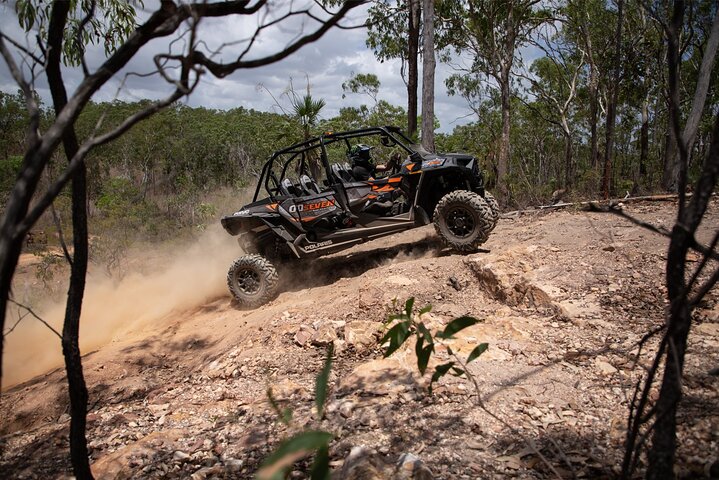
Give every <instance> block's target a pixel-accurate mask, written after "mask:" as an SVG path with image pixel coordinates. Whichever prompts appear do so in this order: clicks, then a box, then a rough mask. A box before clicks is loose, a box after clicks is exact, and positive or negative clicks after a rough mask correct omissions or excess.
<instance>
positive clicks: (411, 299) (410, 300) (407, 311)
mask: <svg viewBox="0 0 719 480" xmlns="http://www.w3.org/2000/svg"><path fill="white" fill-rule="evenodd" d="M412 307H414V297H409V298H408V299H407V302H406V303H405V304H404V313H405V314H406V315H407V318H412Z"/></svg>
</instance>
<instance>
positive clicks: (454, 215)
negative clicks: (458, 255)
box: [433, 190, 495, 252]
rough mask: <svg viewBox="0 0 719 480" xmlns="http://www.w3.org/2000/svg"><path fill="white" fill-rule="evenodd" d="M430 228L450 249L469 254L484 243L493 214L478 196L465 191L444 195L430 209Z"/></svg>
mask: <svg viewBox="0 0 719 480" xmlns="http://www.w3.org/2000/svg"><path fill="white" fill-rule="evenodd" d="M433 222H434V228H435V230H436V231H437V234H438V235H439V237H440V238H441V239H442V241H443V242H444V243H445V244H446V245H447V246H448V247H450V248H452V249H453V250H456V251H459V252H473V251H475V250H477V247H479V245H481V244H483V243H484V242H486V241H487V238H488V237H489V233H490V232H491V231H492V228H493V227H494V224H495V221H494V214H493V212H492V209H491V207H490V206H489V205H488V204H487V202H486V201H485V200H484V199H483V198H482V197H481V196H480V195H478V194H476V193H474V192H469V191H467V190H455V191H453V192H450V193H448V194H447V195H445V196H444V197H442V199H441V200H440V201H439V203H438V204H437V208H435V210H434V218H433Z"/></svg>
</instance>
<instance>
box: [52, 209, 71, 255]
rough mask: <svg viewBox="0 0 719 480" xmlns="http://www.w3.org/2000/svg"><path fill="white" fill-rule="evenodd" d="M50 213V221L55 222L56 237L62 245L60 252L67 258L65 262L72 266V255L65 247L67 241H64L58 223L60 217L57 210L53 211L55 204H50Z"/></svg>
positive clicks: (60, 226)
mask: <svg viewBox="0 0 719 480" xmlns="http://www.w3.org/2000/svg"><path fill="white" fill-rule="evenodd" d="M50 213H51V214H52V221H53V223H54V224H55V228H56V229H57V237H58V239H59V240H60V245H61V246H62V253H63V254H64V255H65V260H67V263H69V264H70V266H72V257H71V256H70V251H69V250H68V249H67V243H65V235H64V234H63V233H62V225H61V224H60V217H59V216H58V215H57V211H55V204H54V203H52V204H50Z"/></svg>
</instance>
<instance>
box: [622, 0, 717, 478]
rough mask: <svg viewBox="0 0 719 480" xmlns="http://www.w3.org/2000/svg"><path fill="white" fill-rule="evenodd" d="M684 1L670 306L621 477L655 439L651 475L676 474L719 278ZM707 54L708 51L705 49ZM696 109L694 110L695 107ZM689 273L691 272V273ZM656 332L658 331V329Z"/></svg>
mask: <svg viewBox="0 0 719 480" xmlns="http://www.w3.org/2000/svg"><path fill="white" fill-rule="evenodd" d="M684 10H685V5H684V2H683V1H681V0H677V1H675V2H674V5H673V12H672V18H671V21H670V22H669V24H668V25H665V32H666V36H667V42H668V57H667V67H668V87H669V99H670V103H669V105H670V109H669V113H670V122H671V125H672V136H673V137H674V139H675V140H676V144H677V147H678V151H679V152H678V159H679V166H678V187H679V188H678V190H679V192H678V203H679V205H678V211H677V218H676V223H675V224H674V227H673V228H672V230H671V232H670V233H669V234H668V235H669V238H670V243H669V250H668V253H667V265H666V272H665V280H666V286H667V295H668V300H669V309H668V312H667V318H666V323H665V325H664V326H663V327H662V329H661V330H660V331H661V332H663V336H662V339H661V341H660V343H659V348H658V350H657V352H656V355H655V357H654V361H653V363H652V366H651V368H650V369H649V371H648V372H647V374H646V376H645V378H644V379H643V380H642V382H641V383H640V384H638V385H637V387H636V390H635V394H634V398H633V399H632V402H631V405H630V412H629V421H628V429H627V439H626V444H625V455H624V461H623V465H622V477H623V478H629V477H631V476H632V474H633V472H634V471H635V469H636V467H637V465H638V463H639V460H640V458H641V454H642V451H643V448H644V445H645V443H646V442H647V441H648V439H649V438H650V437H651V442H650V446H649V449H648V453H647V456H648V468H647V474H646V476H647V478H650V479H665V478H666V479H671V478H674V468H673V467H674V462H675V457H676V448H677V441H676V429H677V420H676V414H677V409H678V408H679V404H680V401H681V398H682V377H683V372H684V359H685V355H686V348H687V339H688V336H689V331H690V327H691V324H692V311H693V310H694V308H695V307H696V306H697V305H698V304H699V302H701V300H702V299H703V298H704V296H705V295H706V294H707V292H709V290H710V289H711V288H713V287H714V285H716V283H717V280H719V267H718V266H717V264H716V260H717V258H719V256H718V255H717V252H716V247H717V243H719V229H717V230H716V231H715V232H714V236H713V239H712V241H711V243H710V245H709V246H708V247H706V246H702V245H700V244H699V243H698V242H697V240H696V237H695V235H696V232H697V229H698V228H699V224H700V223H701V221H702V218H703V217H704V214H705V212H706V210H707V206H708V204H709V200H710V198H711V195H712V193H713V191H714V189H715V188H716V185H717V180H718V179H719V117H715V119H714V125H713V129H712V142H711V146H710V148H709V152H708V154H707V156H706V158H705V159H704V161H703V165H702V169H701V174H700V176H699V179H698V180H697V181H696V183H695V184H694V193H693V194H692V196H691V198H690V199H689V200H687V196H686V195H685V192H686V187H687V169H688V162H689V153H688V152H689V149H690V148H691V145H689V144H688V142H689V140H690V139H689V138H686V137H683V135H682V129H681V125H680V111H679V105H680V103H679V101H680V95H679V94H680V91H679V68H680V61H681V58H680V55H679V43H678V39H679V32H680V30H681V27H682V24H683V18H684ZM705 54H706V53H705ZM692 109H693V108H692ZM690 250H697V251H699V252H701V253H702V254H703V258H702V259H701V261H700V262H699V264H698V266H697V267H696V268H695V269H694V271H693V272H688V270H687V254H688V253H689V251H690ZM712 269H713V270H712ZM688 273H691V274H690V275H687V274H688ZM655 333H658V332H655ZM660 372H663V373H662V380H661V386H660V388H659V397H658V398H657V400H656V402H653V403H652V402H651V400H650V391H651V389H652V386H653V385H654V382H655V380H656V379H657V377H658V376H659V375H660Z"/></svg>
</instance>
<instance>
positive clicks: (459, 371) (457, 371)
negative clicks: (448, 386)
mask: <svg viewBox="0 0 719 480" xmlns="http://www.w3.org/2000/svg"><path fill="white" fill-rule="evenodd" d="M452 375H454V376H455V377H461V376H462V375H464V370H462V369H461V368H457V367H452Z"/></svg>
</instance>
